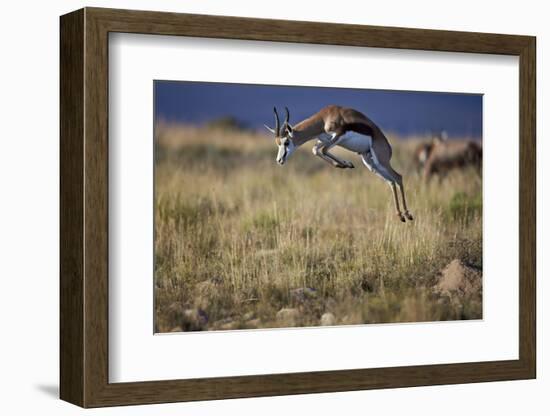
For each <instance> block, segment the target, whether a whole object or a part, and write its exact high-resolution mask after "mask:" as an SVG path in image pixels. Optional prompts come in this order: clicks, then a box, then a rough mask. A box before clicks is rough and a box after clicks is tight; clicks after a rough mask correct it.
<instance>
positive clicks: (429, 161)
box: [416, 135, 482, 180]
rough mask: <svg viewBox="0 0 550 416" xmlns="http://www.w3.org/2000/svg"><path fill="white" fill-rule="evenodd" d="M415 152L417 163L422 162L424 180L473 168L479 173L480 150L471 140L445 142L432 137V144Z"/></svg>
mask: <svg viewBox="0 0 550 416" xmlns="http://www.w3.org/2000/svg"><path fill="white" fill-rule="evenodd" d="M421 146H423V147H419V148H418V149H417V152H416V158H417V162H421V161H422V170H423V176H424V179H425V180H428V179H430V177H431V176H433V175H435V174H437V175H439V176H440V177H443V176H445V175H446V174H447V173H448V172H449V171H451V170H453V169H463V168H466V167H468V166H473V167H475V168H476V169H477V170H478V172H479V173H480V172H481V162H482V149H481V146H480V145H479V143H477V142H474V141H472V140H447V139H446V137H445V136H442V135H439V136H434V138H433V139H432V142H431V143H429V144H427V143H426V144H424V145H421Z"/></svg>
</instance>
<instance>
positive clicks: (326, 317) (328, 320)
mask: <svg viewBox="0 0 550 416" xmlns="http://www.w3.org/2000/svg"><path fill="white" fill-rule="evenodd" d="M334 324H336V318H335V317H334V315H333V314H332V313H330V312H325V313H324V314H323V316H321V325H322V326H333V325H334Z"/></svg>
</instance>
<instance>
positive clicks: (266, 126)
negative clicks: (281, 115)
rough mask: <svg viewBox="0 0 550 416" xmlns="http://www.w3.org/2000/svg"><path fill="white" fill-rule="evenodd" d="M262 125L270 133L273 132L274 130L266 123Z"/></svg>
mask: <svg viewBox="0 0 550 416" xmlns="http://www.w3.org/2000/svg"><path fill="white" fill-rule="evenodd" d="M264 127H265V128H266V129H268V130H269V131H270V132H271V133H273V134H275V130H274V129H272V128H271V127H269V126H268V125H266V124H264Z"/></svg>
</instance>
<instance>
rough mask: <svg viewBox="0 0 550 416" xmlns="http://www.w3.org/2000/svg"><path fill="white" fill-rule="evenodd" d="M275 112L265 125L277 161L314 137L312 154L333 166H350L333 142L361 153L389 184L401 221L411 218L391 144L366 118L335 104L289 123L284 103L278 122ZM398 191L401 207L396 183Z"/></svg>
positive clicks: (364, 160)
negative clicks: (334, 151) (272, 124)
mask: <svg viewBox="0 0 550 416" xmlns="http://www.w3.org/2000/svg"><path fill="white" fill-rule="evenodd" d="M273 112H274V113H275V128H274V129H272V128H270V127H268V126H265V127H266V128H267V129H268V130H269V131H270V132H271V133H273V134H274V135H275V143H276V144H277V147H278V152H277V159H276V160H277V163H278V164H279V165H284V163H285V162H286V161H287V159H288V158H289V157H290V155H291V154H292V153H293V152H294V151H295V150H296V149H297V148H298V147H299V146H301V145H303V144H304V143H306V142H308V141H310V140H313V139H317V142H316V144H315V146H313V149H312V150H313V154H314V155H315V156H318V157H320V158H321V159H323V160H324V161H325V162H328V163H330V164H331V165H333V166H334V167H337V168H343V169H345V168H348V169H351V168H353V167H354V166H353V163H351V162H349V161H347V160H341V159H339V158H338V157H336V156H335V155H333V154H332V153H330V152H329V150H330V149H331V148H333V147H334V146H340V147H343V148H344V149H347V150H350V151H352V152H355V153H357V154H359V155H361V159H362V160H363V163H364V164H365V166H366V167H367V168H368V169H369V170H370V171H371V172H374V173H375V174H376V175H378V176H379V177H381V178H382V179H383V180H385V181H386V182H387V183H388V184H389V185H390V187H391V190H392V193H393V199H394V203H395V210H396V214H397V216H398V217H399V219H400V220H401V221H403V222H405V218H407V219H409V220H411V221H412V219H413V216H412V215H411V214H410V212H409V209H408V208H407V201H406V199H405V191H404V189H403V179H402V177H401V175H400V174H399V173H397V172H396V171H395V170H394V169H393V168H392V167H391V165H390V159H391V156H392V148H391V146H390V144H389V143H388V140H387V139H386V136H385V135H384V133H382V130H380V128H379V127H378V126H377V125H376V124H374V122H372V121H371V120H370V119H369V118H367V117H366V116H365V115H363V114H362V113H360V112H359V111H357V110H354V109H352V108H344V107H339V106H336V105H329V106H327V107H324V108H323V109H321V110H320V111H319V112H317V113H315V114H313V115H312V116H311V117H309V118H307V119H305V120H303V121H301V122H299V123H298V124H295V125H294V126H292V125H290V122H289V117H290V116H289V111H288V108H286V107H285V112H286V118H285V121H284V123H283V125H282V126H281V123H280V121H279V114H278V113H277V109H276V108H273ZM397 186H398V187H399V189H400V191H401V197H402V199H403V209H404V212H401V209H400V208H399V198H398V196H397V190H396V187H397Z"/></svg>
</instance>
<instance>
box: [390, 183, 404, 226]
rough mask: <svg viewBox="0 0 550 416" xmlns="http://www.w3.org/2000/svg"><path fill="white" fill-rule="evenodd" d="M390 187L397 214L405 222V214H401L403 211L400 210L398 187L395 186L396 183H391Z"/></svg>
mask: <svg viewBox="0 0 550 416" xmlns="http://www.w3.org/2000/svg"><path fill="white" fill-rule="evenodd" d="M390 187H391V190H392V193H393V202H394V203H395V211H396V214H397V216H398V217H399V219H400V220H401V221H402V222H405V217H404V216H403V214H402V213H401V209H400V208H399V198H398V197H397V189H396V187H397V186H396V185H395V182H390Z"/></svg>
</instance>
